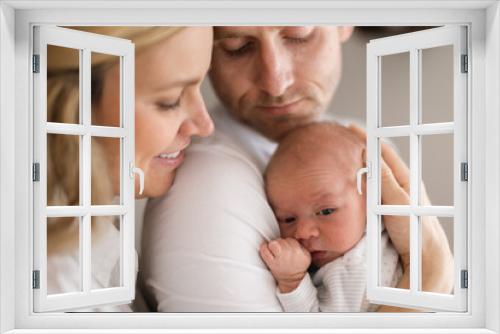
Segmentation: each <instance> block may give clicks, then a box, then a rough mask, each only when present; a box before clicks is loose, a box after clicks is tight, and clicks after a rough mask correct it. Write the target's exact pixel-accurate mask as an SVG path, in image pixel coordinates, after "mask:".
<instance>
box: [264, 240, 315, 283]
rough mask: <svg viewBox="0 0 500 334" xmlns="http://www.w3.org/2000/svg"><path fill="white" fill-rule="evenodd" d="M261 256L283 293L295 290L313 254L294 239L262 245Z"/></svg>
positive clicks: (273, 241)
mask: <svg viewBox="0 0 500 334" xmlns="http://www.w3.org/2000/svg"><path fill="white" fill-rule="evenodd" d="M260 256H261V257H262V259H263V260H264V262H265V263H266V265H267V266H268V267H269V269H270V270H271V273H272V274H273V276H274V278H275V279H276V281H277V282H278V286H279V288H280V291H281V292H289V291H292V290H294V289H295V288H296V287H297V286H298V285H299V284H300V281H301V280H302V279H303V278H304V275H305V274H306V271H307V268H309V266H310V264H311V254H309V252H308V251H307V250H306V249H305V248H304V247H303V246H302V245H301V244H300V243H299V242H298V241H297V240H295V239H292V238H286V239H281V238H280V239H276V240H272V241H270V242H269V243H264V244H262V245H261V247H260Z"/></svg>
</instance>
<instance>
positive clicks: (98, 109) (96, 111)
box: [91, 52, 121, 127]
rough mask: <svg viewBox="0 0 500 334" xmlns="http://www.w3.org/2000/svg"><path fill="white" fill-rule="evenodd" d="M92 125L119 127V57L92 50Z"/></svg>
mask: <svg viewBox="0 0 500 334" xmlns="http://www.w3.org/2000/svg"><path fill="white" fill-rule="evenodd" d="M91 59H92V74H91V78H92V80H91V98H92V125H100V126H112V127H120V124H121V121H120V101H121V99H120V66H119V65H120V57H118V56H112V55H107V54H103V53H97V52H92V54H91Z"/></svg>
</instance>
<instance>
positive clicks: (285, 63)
mask: <svg viewBox="0 0 500 334" xmlns="http://www.w3.org/2000/svg"><path fill="white" fill-rule="evenodd" d="M256 70H257V77H258V85H259V88H260V89H261V90H263V91H264V92H266V93H267V94H269V95H270V96H273V97H277V96H281V95H283V94H284V93H285V92H286V90H287V89H288V87H290V86H291V85H292V84H293V82H294V77H293V61H292V55H291V54H290V51H289V50H288V49H287V48H286V47H284V46H283V45H281V44H280V43H279V42H277V41H266V42H265V43H262V44H261V49H260V66H259V68H257V69H256Z"/></svg>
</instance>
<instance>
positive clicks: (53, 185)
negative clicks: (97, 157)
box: [47, 134, 80, 206]
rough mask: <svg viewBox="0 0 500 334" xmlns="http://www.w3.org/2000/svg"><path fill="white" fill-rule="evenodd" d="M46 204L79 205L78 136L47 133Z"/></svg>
mask: <svg viewBox="0 0 500 334" xmlns="http://www.w3.org/2000/svg"><path fill="white" fill-rule="evenodd" d="M47 205H48V206H52V205H64V206H68V205H80V136H72V135H60V134H47Z"/></svg>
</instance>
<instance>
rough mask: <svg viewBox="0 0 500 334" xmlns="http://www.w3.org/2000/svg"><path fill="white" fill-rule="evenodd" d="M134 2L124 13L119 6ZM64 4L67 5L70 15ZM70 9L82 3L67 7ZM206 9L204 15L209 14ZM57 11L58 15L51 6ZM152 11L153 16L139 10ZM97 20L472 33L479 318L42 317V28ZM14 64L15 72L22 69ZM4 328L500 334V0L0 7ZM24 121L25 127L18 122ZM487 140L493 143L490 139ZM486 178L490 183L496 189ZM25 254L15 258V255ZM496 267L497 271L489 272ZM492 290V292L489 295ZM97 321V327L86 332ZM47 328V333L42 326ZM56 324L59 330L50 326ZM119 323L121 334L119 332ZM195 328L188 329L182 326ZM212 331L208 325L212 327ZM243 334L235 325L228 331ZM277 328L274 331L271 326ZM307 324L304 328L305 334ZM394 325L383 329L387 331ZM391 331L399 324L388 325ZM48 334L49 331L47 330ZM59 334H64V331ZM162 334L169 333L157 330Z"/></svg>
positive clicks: (475, 302)
mask: <svg viewBox="0 0 500 334" xmlns="http://www.w3.org/2000/svg"><path fill="white" fill-rule="evenodd" d="M122 6H124V7H128V9H127V8H120V7H122ZM63 7H64V8H65V9H63ZM68 7H71V8H68ZM199 7H203V8H199ZM48 8H49V9H50V10H48ZM137 8H142V9H137ZM56 23H57V24H73V25H77V24H84V23H85V24H92V25H109V24H113V25H115V24H116V25H154V24H165V25H169V24H170V25H190V24H195V25H211V24H226V25H235V24H238V25H246V24H252V25H254V24H260V25H270V24H272V25H279V24H296V25H301V24H315V23H316V24H353V25H367V24H370V25H439V24H445V23H446V24H468V25H469V27H470V28H471V46H472V49H471V54H472V58H471V59H472V61H471V69H470V70H471V86H472V90H471V91H470V93H469V94H471V95H470V96H469V101H471V102H469V103H470V105H469V107H470V110H471V112H470V114H469V115H468V117H469V119H468V127H469V128H468V133H470V134H471V136H470V141H469V143H468V146H469V147H468V149H469V152H471V157H470V159H469V162H470V175H469V176H470V180H471V182H470V190H469V192H470V193H469V195H470V197H469V198H470V199H471V200H470V203H469V211H468V215H469V217H468V221H469V222H470V223H469V226H468V235H470V238H469V239H468V245H469V247H468V249H469V251H468V252H469V254H468V256H469V259H471V265H470V267H469V269H470V275H469V289H468V294H469V296H468V297H469V298H468V311H467V312H466V313H459V314H457V313H447V312H444V313H433V314H415V313H413V314H355V315H352V314H258V313H257V314H229V313H218V314H214V313H209V314H195V313H193V314H181V313H172V314H153V313H151V314H65V313H51V314H34V313H33V312H32V311H31V310H32V298H31V297H32V290H31V289H30V288H29V287H30V286H31V268H32V267H31V263H30V254H31V252H32V249H31V247H32V243H31V239H30V236H31V235H32V231H31V227H30V226H32V221H31V219H32V210H33V208H32V206H31V204H30V203H31V200H32V198H31V197H32V195H31V194H32V182H31V178H30V175H31V174H30V171H31V163H32V161H31V160H32V158H31V157H32V152H31V150H30V143H31V142H32V119H31V113H30V110H31V105H30V96H31V93H32V92H31V87H32V86H31V84H30V82H31V77H32V76H31V75H30V69H31V67H30V65H31V59H30V57H31V56H30V55H31V46H30V40H31V31H32V29H31V27H32V25H34V24H56ZM14 63H15V68H14V67H13V66H12V64H14ZM0 75H1V77H0V107H1V108H0V136H1V137H0V154H1V159H0V185H1V188H0V241H1V242H0V272H1V275H0V333H42V332H44V333H47V332H51V333H54V332H61V333H62V332H64V333H69V332H76V330H71V329H69V328H77V329H78V333H111V332H114V333H116V332H120V329H124V328H129V329H132V330H128V331H127V332H128V333H145V332H152V331H147V330H144V329H143V330H141V328H143V327H145V326H148V328H165V327H167V326H168V328H170V329H164V330H163V331H162V332H165V333H167V332H168V333H178V332H184V333H235V332H240V333H287V332H294V333H340V332H344V333H345V332H351V333H352V332H355V331H356V330H355V329H357V332H358V333H359V332H363V333H387V332H389V331H390V332H398V333H400V332H411V333H431V332H436V333H437V332H439V333H444V332H450V333H457V332H461V333H466V332H474V333H500V319H499V317H498V314H500V289H499V284H498V282H499V281H500V279H499V278H500V263H499V262H500V261H499V260H498V255H499V253H500V252H499V249H500V233H499V232H500V229H499V226H498V221H500V205H498V203H500V178H499V176H498V171H499V170H500V159H499V157H500V131H499V128H500V117H499V113H498V110H499V109H500V97H499V94H498V92H499V91H500V7H499V4H498V1H493V0H487V1H482V0H479V1H459V0H455V1H453V0H448V1H445V0H434V1H417V0H408V1H400V0H398V1H379V2H374V1H363V0H360V1H335V0H334V1H321V0H317V1H296V2H289V1H286V2H285V1H279V0H277V1H238V2H225V1H212V2H205V1H194V0H184V1H172V2H168V3H162V2H157V1H128V2H116V1H105V0H103V1H98V2H96V1H72V2H69V1H68V2H60V1H15V0H10V1H8V0H5V1H2V2H1V3H0ZM13 125H15V126H13ZM486 139H487V140H486ZM486 180H487V182H486ZM12 254H15V256H12ZM485 263H488V266H486V265H485ZM485 290H486V291H487V293H485V292H486V291H485ZM90 326H92V328H93V329H87V328H88V327H90ZM43 328H45V330H43ZM47 328H50V330H49V331H47V330H46V329H47ZM112 328H116V329H118V330H114V331H112V330H111V329H112ZM176 328H188V329H189V330H177V329H176ZM203 328H205V329H203ZM229 328H232V329H229ZM263 328H267V329H263ZM295 328H301V329H295ZM376 328H384V329H376ZM388 328H392V329H391V330H389V329H388ZM37 329H39V330H37ZM56 329H59V330H56ZM156 332H158V331H156Z"/></svg>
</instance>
